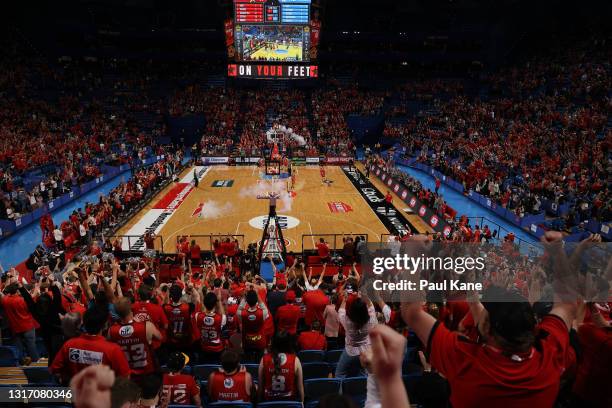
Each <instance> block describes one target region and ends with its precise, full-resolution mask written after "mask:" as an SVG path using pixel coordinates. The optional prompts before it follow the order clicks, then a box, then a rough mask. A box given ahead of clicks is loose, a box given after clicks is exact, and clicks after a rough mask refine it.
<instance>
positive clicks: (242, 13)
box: [234, 0, 266, 23]
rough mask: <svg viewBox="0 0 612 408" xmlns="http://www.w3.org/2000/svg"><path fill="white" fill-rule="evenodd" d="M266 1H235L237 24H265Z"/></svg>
mask: <svg viewBox="0 0 612 408" xmlns="http://www.w3.org/2000/svg"><path fill="white" fill-rule="evenodd" d="M265 2H266V0H252V1H251V0H234V3H235V4H234V9H235V10H236V22H237V23H263V22H264V3H265Z"/></svg>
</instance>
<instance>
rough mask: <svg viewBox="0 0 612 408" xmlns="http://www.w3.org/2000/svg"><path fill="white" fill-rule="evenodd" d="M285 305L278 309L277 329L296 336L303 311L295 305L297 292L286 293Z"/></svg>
mask: <svg viewBox="0 0 612 408" xmlns="http://www.w3.org/2000/svg"><path fill="white" fill-rule="evenodd" d="M285 302H286V303H285V304H284V305H282V306H279V307H278V309H276V316H275V317H276V328H277V329H278V330H279V331H280V330H284V331H286V332H287V333H289V334H291V335H293V336H295V333H296V332H297V326H298V321H299V320H300V315H301V310H300V307H299V306H297V305H296V304H295V292H294V291H292V290H289V291H287V292H286V293H285Z"/></svg>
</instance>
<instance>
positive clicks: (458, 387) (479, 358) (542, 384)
mask: <svg viewBox="0 0 612 408" xmlns="http://www.w3.org/2000/svg"><path fill="white" fill-rule="evenodd" d="M419 238H420V237H416V239H417V240H419ZM544 239H545V240H546V242H547V244H548V248H549V251H551V253H549V255H552V257H551V259H554V260H555V261H556V263H558V264H559V265H562V264H563V262H564V259H566V257H565V254H564V253H563V250H562V248H561V245H560V244H559V243H558V241H560V239H561V236H560V234H549V233H547V234H546V235H545V238H544ZM554 243H557V244H554ZM553 251H554V253H553ZM567 264H568V263H566V265H567ZM470 309H471V311H472V314H473V315H474V320H475V322H476V325H477V327H478V330H479V332H480V335H481V339H482V340H483V341H482V342H480V343H477V342H474V341H471V340H469V339H467V338H465V337H463V336H462V335H460V334H459V333H457V332H451V331H450V330H448V329H447V328H446V327H445V326H444V325H441V324H438V322H437V321H436V319H435V318H434V317H433V316H431V315H429V314H428V313H427V312H425V311H424V310H423V309H422V308H421V304H420V302H412V303H404V304H403V305H402V317H403V318H404V320H405V322H406V323H407V324H408V325H409V326H410V327H411V328H412V330H414V331H415V333H416V334H417V336H418V337H419V338H420V340H421V341H422V342H423V344H426V345H427V351H428V353H429V360H430V363H431V365H432V367H433V368H434V369H436V370H438V371H439V372H440V373H441V374H443V375H444V376H445V377H446V378H447V380H448V382H449V383H450V387H451V398H450V401H451V404H452V406H453V407H455V408H460V407H471V408H478V407H492V406H498V407H528V406H529V407H551V406H553V404H554V402H555V399H556V398H557V394H558V391H559V383H560V377H561V375H562V374H563V372H564V371H565V369H566V367H567V366H568V365H569V364H570V361H569V360H570V358H569V356H570V355H571V353H570V344H569V329H570V328H571V325H572V321H573V320H574V316H575V312H576V303H575V302H573V303H572V302H568V303H561V302H556V303H555V304H554V306H553V308H552V310H551V312H550V314H549V315H547V316H545V317H544V318H543V319H542V320H541V322H540V323H539V324H537V323H536V318H535V313H534V312H533V310H532V308H531V305H530V304H529V303H528V302H527V300H526V299H524V298H523V297H521V296H520V295H519V294H517V293H514V292H509V291H507V290H505V289H502V288H500V287H495V286H492V287H489V288H488V289H487V290H486V291H485V293H484V294H483V301H482V304H481V303H480V302H479V301H477V300H476V301H473V302H472V304H471V307H470Z"/></svg>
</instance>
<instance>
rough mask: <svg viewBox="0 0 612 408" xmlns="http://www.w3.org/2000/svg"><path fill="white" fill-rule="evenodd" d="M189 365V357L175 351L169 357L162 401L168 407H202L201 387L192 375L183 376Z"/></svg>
mask: <svg viewBox="0 0 612 408" xmlns="http://www.w3.org/2000/svg"><path fill="white" fill-rule="evenodd" d="M188 363H189V357H188V356H187V355H186V354H184V353H181V352H179V351H173V352H172V353H170V356H169V357H168V364H167V367H168V371H169V372H168V373H166V374H164V378H163V388H162V389H163V391H162V401H163V402H164V405H163V406H167V405H190V404H191V405H195V406H197V407H201V406H202V399H201V398H200V386H199V385H198V383H197V382H196V380H195V378H194V377H193V376H192V375H188V374H181V371H182V370H183V368H185V366H186V365H187V364H188Z"/></svg>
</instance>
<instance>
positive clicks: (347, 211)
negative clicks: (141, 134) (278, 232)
mask: <svg viewBox="0 0 612 408" xmlns="http://www.w3.org/2000/svg"><path fill="white" fill-rule="evenodd" d="M191 171H192V170H186V171H185V172H184V173H183V175H185V174H188V172H191ZM295 171H296V173H297V175H296V183H295V188H294V194H293V197H289V195H288V194H287V193H286V191H287V182H288V180H286V179H285V180H278V181H271V180H264V179H262V175H261V174H260V171H259V169H258V168H257V167H255V166H250V167H229V166H213V167H211V168H210V170H209V171H208V173H207V174H206V175H205V176H204V178H203V179H202V181H200V184H199V186H198V188H197V189H194V190H193V191H191V193H190V194H189V195H188V196H187V198H186V199H185V201H184V202H183V203H182V204H181V206H180V207H179V208H178V209H177V210H176V211H175V213H174V214H173V215H172V217H171V218H170V219H169V220H168V222H167V223H166V224H165V225H164V226H163V228H162V229H161V231H159V232H158V236H161V240H163V243H164V250H165V251H166V252H173V251H174V250H175V246H176V241H177V237H178V236H189V237H190V239H191V237H194V236H195V237H197V236H198V235H209V234H220V235H230V236H231V235H243V236H244V244H246V243H250V242H256V241H258V240H260V239H261V236H262V233H263V230H262V227H261V225H262V220H261V218H259V219H258V218H257V217H264V216H267V215H268V209H269V201H268V200H267V199H258V198H257V196H258V195H259V196H263V195H266V194H267V193H268V192H270V191H275V192H279V193H281V195H282V196H281V198H280V199H279V200H278V202H277V213H278V214H279V215H281V216H287V217H292V218H288V219H287V224H288V225H287V228H286V229H283V235H284V238H285V241H286V243H287V244H288V247H287V250H290V251H295V252H300V251H301V250H302V248H304V249H310V248H313V246H314V243H315V242H316V241H317V240H318V238H319V237H323V238H325V239H326V240H327V241H328V242H329V243H330V246H333V245H334V238H333V237H332V236H330V235H327V236H326V235H325V234H347V235H354V234H367V235H368V240H369V241H376V242H377V241H379V240H380V238H381V235H382V234H388V232H389V231H388V230H387V229H386V228H385V226H384V225H383V224H382V223H381V222H380V220H379V219H378V218H377V216H376V215H375V214H374V212H373V211H372V210H371V209H370V207H369V206H368V205H367V203H366V202H365V200H364V199H363V197H362V196H361V195H360V194H359V192H358V191H357V190H355V188H354V187H353V185H352V184H351V183H350V181H349V180H348V179H347V177H346V176H345V175H344V173H343V172H342V170H341V169H340V168H339V167H335V166H328V167H326V171H327V178H328V179H329V180H332V181H333V183H331V184H329V185H327V184H325V183H323V182H322V180H321V176H320V173H319V168H318V167H298V168H295ZM229 180H231V181H232V182H233V183H232V185H231V186H229V187H214V186H213V183H215V182H217V181H229ZM170 189H171V186H169V187H167V188H166V189H165V191H162V192H161V193H160V194H159V196H158V197H157V198H156V199H154V200H153V201H152V202H151V204H150V205H149V206H148V207H147V208H145V209H144V210H143V211H141V213H140V214H138V215H137V216H136V217H135V218H134V219H133V220H132V221H131V222H130V223H128V224H127V225H126V226H124V227H123V228H122V229H121V230H120V231H119V235H122V234H125V233H126V232H127V231H128V230H129V229H130V227H131V226H132V225H133V224H134V223H135V222H137V221H138V219H139V218H140V217H142V216H143V215H144V214H145V213H146V212H147V210H148V209H150V208H152V206H153V205H155V203H156V202H157V200H158V199H159V198H161V197H163V196H164V195H165V194H166V193H167V192H168V191H169V190H170ZM200 204H203V206H202V214H201V216H197V215H196V216H194V215H193V214H194V211H196V209H197V208H198V207H199V206H200ZM330 206H331V208H332V209H334V211H332V209H330ZM336 210H339V211H336ZM253 225H255V227H254V226H253ZM305 235H315V236H307V237H305V238H303V236H305ZM196 240H197V241H198V243H199V244H200V246H201V247H202V249H209V248H210V239H209V238H206V239H203V238H202V239H199V238H196ZM302 241H304V242H302ZM335 244H336V246H337V247H341V246H342V244H341V237H337V238H336V242H335Z"/></svg>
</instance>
